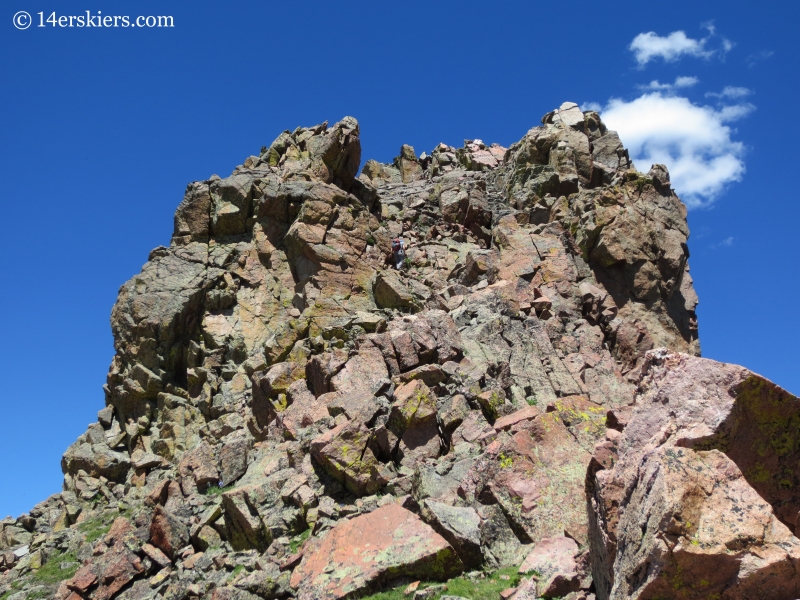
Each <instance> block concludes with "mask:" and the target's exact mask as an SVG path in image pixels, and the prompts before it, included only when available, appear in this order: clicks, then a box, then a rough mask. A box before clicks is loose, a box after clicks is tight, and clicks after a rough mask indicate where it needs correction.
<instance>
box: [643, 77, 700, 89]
mask: <svg viewBox="0 0 800 600" xmlns="http://www.w3.org/2000/svg"><path fill="white" fill-rule="evenodd" d="M699 82H700V80H699V79H698V78H697V77H678V78H676V79H675V83H661V82H659V81H658V79H654V80H653V81H651V82H650V83H648V84H647V85H640V86H638V87H639V89H642V90H653V91H658V90H663V91H668V90H674V89H679V88H687V87H692V86H693V85H697V84H698V83H699Z"/></svg>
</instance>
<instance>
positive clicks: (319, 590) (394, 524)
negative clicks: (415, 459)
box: [291, 504, 462, 600]
mask: <svg viewBox="0 0 800 600" xmlns="http://www.w3.org/2000/svg"><path fill="white" fill-rule="evenodd" d="M461 569H462V565H461V561H460V560H459V559H458V556H457V555H456V553H455V551H454V550H453V548H452V547H451V546H450V545H449V544H448V543H447V542H446V541H445V540H444V538H442V537H441V536H440V535H439V534H437V533H436V532H434V531H433V530H432V529H431V528H430V527H429V526H428V525H426V524H425V523H423V522H422V521H421V520H420V519H419V517H417V516H416V515H414V514H413V513H411V512H409V511H408V510H406V509H404V508H402V507H401V506H399V505H398V504H387V505H386V506H383V507H381V508H379V509H377V510H375V511H373V512H371V513H368V514H366V515H362V516H360V517H356V518H355V519H352V520H350V521H346V522H343V523H340V524H339V525H337V526H336V527H334V528H333V529H332V530H331V531H330V532H328V534H327V535H326V536H325V537H324V538H322V539H314V540H312V541H311V542H310V543H309V545H308V546H307V548H306V551H305V555H304V557H303V562H302V563H301V564H300V566H299V567H298V568H297V569H295V571H294V573H293V574H292V579H291V584H292V586H293V587H295V588H296V589H297V598H298V600H336V599H339V598H345V597H350V596H352V595H355V594H358V593H361V592H365V591H368V590H369V589H371V588H373V587H374V586H376V585H377V584H379V583H381V582H384V581H388V580H390V579H394V578H399V577H413V578H420V579H439V580H442V579H448V578H450V577H453V576H455V575H457V574H458V573H460V572H461Z"/></svg>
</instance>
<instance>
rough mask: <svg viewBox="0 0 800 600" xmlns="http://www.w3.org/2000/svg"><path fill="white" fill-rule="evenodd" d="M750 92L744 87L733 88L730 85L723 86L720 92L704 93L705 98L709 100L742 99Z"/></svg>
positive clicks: (750, 92)
mask: <svg viewBox="0 0 800 600" xmlns="http://www.w3.org/2000/svg"><path fill="white" fill-rule="evenodd" d="M752 93H753V92H752V90H749V89H747V88H746V87H735V86H732V85H728V86H725V87H724V88H723V89H722V91H721V92H706V97H709V98H734V99H735V98H744V97H745V96H749V95H750V94H752Z"/></svg>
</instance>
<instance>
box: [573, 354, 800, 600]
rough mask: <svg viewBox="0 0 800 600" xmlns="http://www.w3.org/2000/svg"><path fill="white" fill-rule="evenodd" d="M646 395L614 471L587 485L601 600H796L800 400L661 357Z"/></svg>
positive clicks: (799, 590) (747, 375)
mask: <svg viewBox="0 0 800 600" xmlns="http://www.w3.org/2000/svg"><path fill="white" fill-rule="evenodd" d="M639 389H640V393H639V395H638V397H637V405H636V408H635V410H634V412H633V414H632V416H631V418H630V422H629V423H628V426H627V427H626V428H625V430H624V432H623V434H622V437H621V439H620V440H619V443H618V447H617V449H616V452H617V453H618V458H617V460H615V461H614V462H615V464H614V466H613V468H603V466H602V464H601V463H600V462H599V461H594V462H593V465H592V468H591V469H590V471H589V475H588V478H587V491H588V502H589V515H590V532H591V533H590V538H591V550H592V571H593V575H594V581H595V585H596V586H597V593H598V598H656V597H664V596H665V595H666V596H668V597H672V598H707V597H715V596H716V597H720V598H776V599H778V598H785V599H792V598H796V597H797V596H798V594H800V540H799V539H798V538H797V537H796V536H795V535H793V534H794V533H796V532H797V518H798V512H799V510H800V497H798V495H797V494H796V493H795V492H794V490H795V489H796V486H797V485H798V475H799V473H798V469H797V464H798V463H797V460H798V458H800V445H798V442H797V438H796V436H797V431H798V429H797V425H798V423H800V400H798V399H797V398H796V397H794V396H792V395H791V394H788V393H787V392H785V391H784V390H782V389H780V388H779V387H777V386H776V385H774V384H772V383H771V382H769V381H767V380H765V379H763V378H761V377H759V376H757V375H754V374H753V373H751V372H750V371H748V370H746V369H744V368H742V367H737V366H734V365H726V364H721V363H716V362H714V361H710V360H705V359H701V358H696V357H690V356H687V355H683V354H674V353H669V352H667V351H664V350H657V351H651V352H649V353H648V354H647V355H646V357H645V361H644V365H643V369H642V379H641V381H640V384H639Z"/></svg>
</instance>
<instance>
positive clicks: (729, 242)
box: [709, 236, 735, 250]
mask: <svg viewBox="0 0 800 600" xmlns="http://www.w3.org/2000/svg"><path fill="white" fill-rule="evenodd" d="M734 239H735V238H734V237H733V236H730V237H726V238H725V239H724V240H722V241H721V242H718V243H716V244H710V245H709V248H711V249H712V250H716V249H717V248H730V247H731V246H733V240H734Z"/></svg>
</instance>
